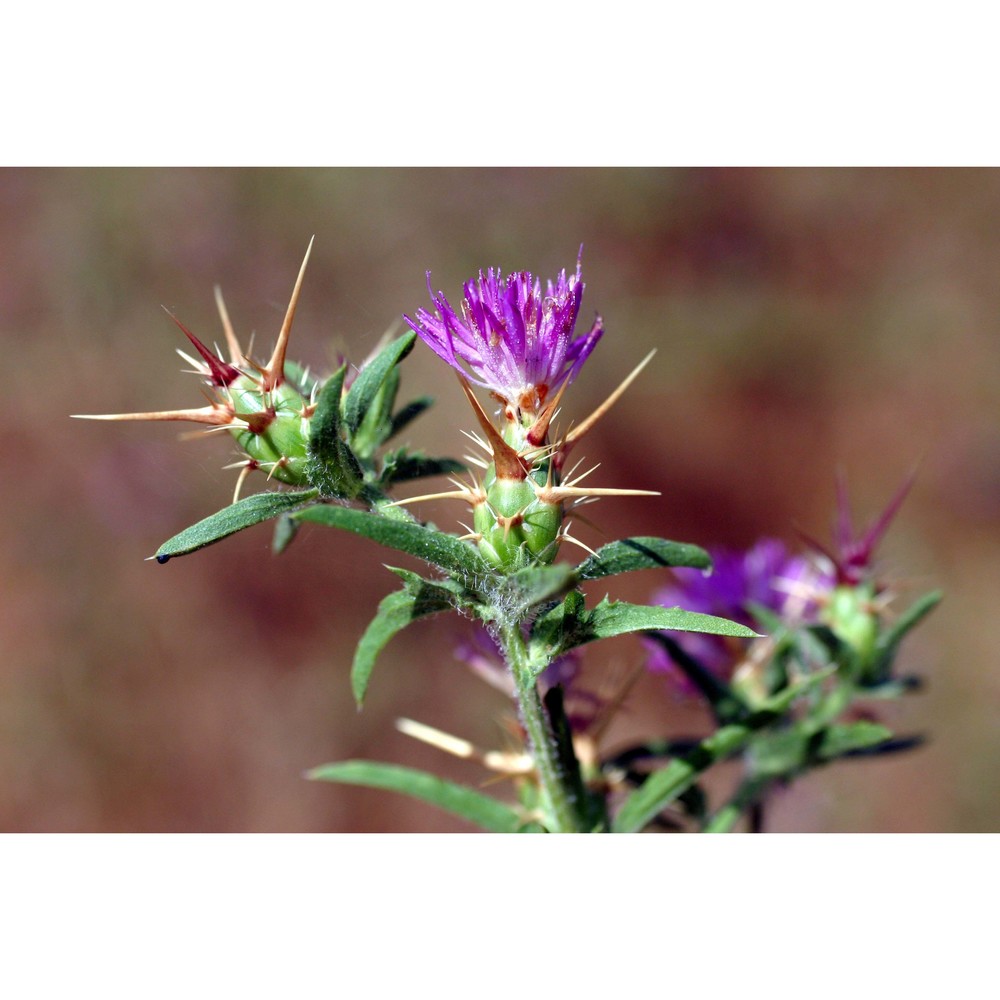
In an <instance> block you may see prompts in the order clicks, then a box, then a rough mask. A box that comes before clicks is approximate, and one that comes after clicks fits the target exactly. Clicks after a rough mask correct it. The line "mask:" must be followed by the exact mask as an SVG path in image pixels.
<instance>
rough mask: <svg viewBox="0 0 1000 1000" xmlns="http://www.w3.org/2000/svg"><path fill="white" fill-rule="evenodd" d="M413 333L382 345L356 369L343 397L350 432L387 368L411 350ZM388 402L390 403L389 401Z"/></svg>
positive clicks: (370, 401)
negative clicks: (362, 365)
mask: <svg viewBox="0 0 1000 1000" xmlns="http://www.w3.org/2000/svg"><path fill="white" fill-rule="evenodd" d="M416 339H417V335H416V334H415V333H413V332H412V331H410V332H408V333H406V334H404V335H403V336H402V337H399V338H398V339H396V340H394V341H392V342H391V343H390V344H388V345H386V346H385V347H384V348H383V349H382V350H381V351H380V352H379V353H378V355H376V356H375V357H374V358H372V360H371V361H369V362H368V364H366V365H365V366H364V368H362V369H361V371H360V372H359V373H358V377H357V378H356V379H355V380H354V384H353V385H352V386H351V388H350V390H349V391H348V393H347V398H346V399H345V400H344V408H343V413H344V420H345V421H346V423H347V429H348V431H349V432H350V433H351V434H353V433H354V432H355V431H356V430H357V429H358V427H360V426H361V421H362V419H363V418H364V415H365V414H366V413H367V412H368V410H369V408H370V407H371V405H372V403H373V401H374V399H375V396H376V395H377V394H378V391H379V389H381V388H382V383H383V382H384V381H385V380H386V377H387V376H388V375H389V372H391V371H392V369H393V368H394V367H395V366H396V365H398V364H399V362H400V361H402V360H403V358H405V357H406V355H407V354H409V353H410V351H412V350H413V345H414V343H415V342H416ZM390 405H391V404H390Z"/></svg>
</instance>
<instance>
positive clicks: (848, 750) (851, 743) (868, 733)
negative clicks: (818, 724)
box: [814, 720, 892, 761]
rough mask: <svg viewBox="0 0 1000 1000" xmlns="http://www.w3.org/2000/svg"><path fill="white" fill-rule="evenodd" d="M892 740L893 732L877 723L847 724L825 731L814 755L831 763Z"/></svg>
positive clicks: (829, 727)
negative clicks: (835, 759)
mask: <svg viewBox="0 0 1000 1000" xmlns="http://www.w3.org/2000/svg"><path fill="white" fill-rule="evenodd" d="M891 739H892V730H891V729H889V728H887V727H886V726H882V725H879V724H878V723H877V722H866V721H864V720H861V721H859V722H846V723H841V724H838V725H833V726H828V727H827V728H826V729H825V730H823V735H822V738H821V739H820V742H819V745H818V746H817V747H816V750H815V751H814V753H815V755H816V757H817V758H819V759H820V760H824V761H829V760H833V759H834V758H835V757H842V756H844V755H845V754H852V753H859V752H860V751H864V750H871V749H873V748H874V747H877V746H878V745H879V744H880V743H886V742H888V741H889V740H891Z"/></svg>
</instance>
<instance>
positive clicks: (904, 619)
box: [877, 590, 944, 657]
mask: <svg viewBox="0 0 1000 1000" xmlns="http://www.w3.org/2000/svg"><path fill="white" fill-rule="evenodd" d="M943 596H944V595H943V594H942V593H941V591H940V590H932V591H931V592H930V593H927V594H924V595H923V596H922V597H918V598H917V600H915V601H914V602H913V603H912V604H911V605H910V606H909V607H908V608H907V609H906V610H905V611H904V612H903V613H902V614H901V615H900V616H899V617H898V618H897V619H896V621H895V622H893V623H892V625H891V626H890V627H889V628H887V629H886V630H885V632H883V633H882V634H881V635H880V636H879V638H878V645H877V648H878V651H879V652H880V653H881V654H883V655H884V656H889V657H891V656H892V655H894V654H895V651H896V648H897V647H898V646H899V644H900V643H901V642H902V641H903V638H904V637H905V636H906V634H907V633H908V632H909V631H910V630H911V629H913V628H914V627H916V626H917V625H918V624H919V623H920V622H922V621H923V620H924V618H926V617H927V615H929V614H930V613H931V611H933V610H934V608H936V607H937V605H938V604H939V603H940V602H941V598H942V597H943Z"/></svg>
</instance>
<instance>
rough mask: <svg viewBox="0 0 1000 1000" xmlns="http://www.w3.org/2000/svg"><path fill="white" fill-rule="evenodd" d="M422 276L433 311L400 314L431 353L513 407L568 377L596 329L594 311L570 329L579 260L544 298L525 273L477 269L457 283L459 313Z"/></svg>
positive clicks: (538, 404)
mask: <svg viewBox="0 0 1000 1000" xmlns="http://www.w3.org/2000/svg"><path fill="white" fill-rule="evenodd" d="M430 281H431V276H430V272H429V271H428V272H427V290H428V292H429V293H430V297H431V301H432V302H433V303H434V307H435V310H436V314H434V315H432V314H431V313H429V312H428V311H427V310H426V309H418V310H417V313H416V319H415V320H413V319H410V317H409V316H405V315H404V317H403V319H405V320H406V322H407V323H408V324H409V326H410V328H411V329H412V330H413V331H414V332H415V333H416V334H417V335H418V336H419V337H420V338H421V339H422V340H423V341H424V342H425V343H426V344H427V345H428V347H430V348H431V350H433V351H434V353H435V354H437V355H438V357H440V358H442V359H443V360H445V361H447V362H448V364H450V365H451V366H452V367H453V368H455V369H457V370H458V371H459V372H461V373H462V374H463V375H464V376H465V377H466V378H468V379H469V380H470V381H471V382H473V383H475V384H476V385H480V386H482V387H483V388H486V389H489V390H490V391H491V392H494V393H496V394H497V395H498V396H499V397H501V398H502V399H503V401H504V402H505V403H507V404H508V405H509V406H511V407H513V408H515V409H517V410H521V411H524V412H528V413H536V412H538V411H539V410H540V409H541V408H542V407H543V406H544V405H545V402H546V400H547V399H548V398H551V395H552V394H553V393H555V392H556V391H558V389H559V388H560V386H562V385H563V383H568V382H572V381H573V379H575V378H576V376H577V373H578V372H579V370H580V368H581V366H582V365H583V363H584V361H586V360H587V357H588V356H589V355H590V352H591V351H592V350H593V349H594V347H595V345H596V344H597V341H598V340H600V338H601V334H602V333H603V332H604V330H603V325H602V323H601V319H600V317H597V318H596V320H595V322H594V325H593V326H592V327H591V329H590V332H589V333H587V334H586V335H584V336H577V335H576V332H575V327H576V320H577V316H578V314H579V312H580V300H581V299H582V297H583V289H584V284H583V281H582V280H581V277H580V260H579V258H578V259H577V262H576V273H575V275H574V276H573V277H572V278H567V277H566V272H565V270H563V271H560V273H559V276H558V278H557V279H556V282H555V285H553V283H552V282H551V281H549V282H547V283H546V289H547V290H546V294H545V295H544V296H543V295H542V287H541V282H540V281H539V280H538V279H537V278H534V279H533V278H532V276H531V274H530V273H529V272H527V271H517V272H515V273H513V274H511V275H508V276H507V278H506V279H505V278H504V276H503V274H502V272H501V271H500V270H499V269H497V270H494V269H493V268H490V269H489V271H487V273H486V274H485V275H484V274H483V272H482V271H480V272H479V278H478V280H476V281H467V282H466V283H465V288H464V291H465V298H464V299H463V301H462V306H461V315H460V316H459V315H458V314H457V313H456V312H455V310H454V309H453V308H452V307H451V305H450V304H449V302H448V300H447V299H446V298H445V296H444V294H443V293H442V292H437V293H436V294H435V292H434V291H433V288H432V286H431V283H430Z"/></svg>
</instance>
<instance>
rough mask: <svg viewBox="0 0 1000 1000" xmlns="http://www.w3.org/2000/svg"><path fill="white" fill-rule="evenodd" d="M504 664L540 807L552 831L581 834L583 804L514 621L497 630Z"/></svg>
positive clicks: (583, 823) (519, 629)
mask: <svg viewBox="0 0 1000 1000" xmlns="http://www.w3.org/2000/svg"><path fill="white" fill-rule="evenodd" d="M500 641H501V644H502V646H503V650H504V655H505V658H506V660H507V665H508V666H509V667H510V670H511V673H512V674H513V676H514V683H515V685H516V688H517V700H518V705H519V708H520V710H521V720H522V722H523V723H524V728H525V730H526V731H527V734H528V743H529V749H530V750H531V755H532V758H533V759H534V762H535V768H536V770H537V772H538V781H539V785H540V787H541V795H542V807H543V809H544V811H545V814H546V820H547V822H548V824H549V826H550V828H551V830H552V832H553V833H581V832H584V831H585V830H586V829H587V827H586V824H585V822H584V820H583V817H582V815H581V814H582V811H583V806H584V803H582V802H580V801H579V795H578V794H577V793H576V791H575V790H573V789H572V788H571V787H570V785H569V783H568V781H567V780H566V779H567V777H568V776H567V775H565V774H564V773H563V769H562V767H560V764H559V758H558V750H557V746H556V740H555V737H554V735H553V733H552V727H551V725H550V723H549V717H548V713H547V712H546V711H545V706H544V705H543V704H542V699H541V696H540V695H539V693H538V684H537V682H536V680H535V677H534V676H533V675H532V673H531V671H530V670H529V669H528V655H527V650H526V648H525V645H524V637H523V636H522V634H521V628H520V625H518V624H517V623H516V622H514V623H511V624H509V625H504V626H503V627H502V628H501V630H500Z"/></svg>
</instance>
